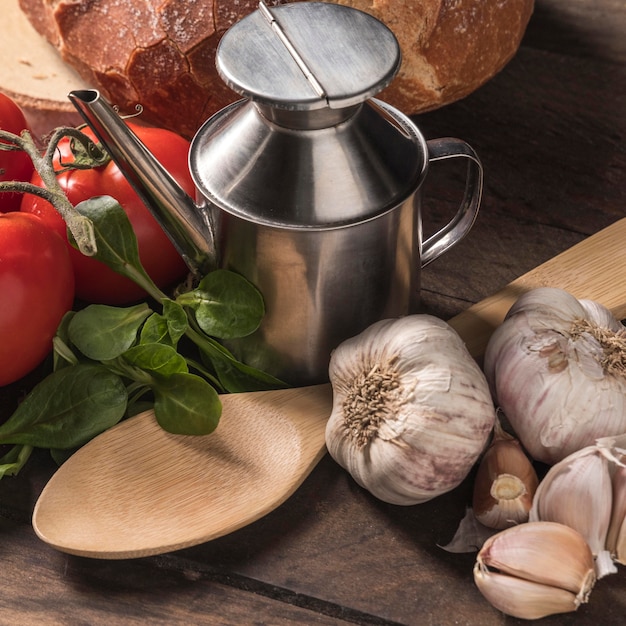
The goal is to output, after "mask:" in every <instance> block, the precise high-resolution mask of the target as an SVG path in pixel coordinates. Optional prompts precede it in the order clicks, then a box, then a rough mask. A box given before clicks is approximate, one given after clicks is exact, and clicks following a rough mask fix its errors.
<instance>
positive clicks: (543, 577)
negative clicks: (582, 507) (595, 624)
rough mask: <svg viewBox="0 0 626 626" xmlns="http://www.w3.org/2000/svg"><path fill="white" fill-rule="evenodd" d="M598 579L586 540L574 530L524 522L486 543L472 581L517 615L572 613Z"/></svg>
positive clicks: (534, 616)
mask: <svg viewBox="0 0 626 626" xmlns="http://www.w3.org/2000/svg"><path fill="white" fill-rule="evenodd" d="M595 581H596V577H595V573H594V568H593V557H592V555H591V550H590V549H589V546H588V545H587V543H586V541H585V539H584V538H583V537H582V536H581V535H580V533H578V532H577V531H575V530H574V529H572V528H569V527H568V526H563V525H562V524H556V523H551V522H528V523H526V524H520V525H519V526H512V527H511V528H507V529H506V530H502V531H500V532H499V533H498V534H496V535H493V537H490V538H489V539H487V541H485V543H484V544H483V547H482V548H481V550H480V552H479V553H478V556H477V557H476V564H475V565H474V582H475V583H476V586H477V587H478V589H479V590H480V592H481V593H482V594H483V596H484V597H485V598H486V599H487V600H488V601H489V602H491V604H492V605H493V606H494V607H495V608H497V609H498V610H500V611H502V612H503V613H506V614H507V615H511V616H513V617H519V618H521V619H539V618H541V617H545V616H546V615H553V614H555V613H568V612H571V611H575V610H576V609H577V608H578V607H579V606H580V605H581V604H582V603H585V602H587V601H588V599H589V594H590V593H591V591H592V589H593V586H594V584H595Z"/></svg>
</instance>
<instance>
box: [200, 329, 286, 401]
mask: <svg viewBox="0 0 626 626" xmlns="http://www.w3.org/2000/svg"><path fill="white" fill-rule="evenodd" d="M199 347H200V349H201V351H202V354H203V355H204V356H205V357H206V358H207V359H208V360H209V362H210V364H211V365H212V367H213V369H214V370H215V374H216V375H217V377H218V380H219V381H220V384H221V385H222V387H223V388H224V389H225V390H226V391H228V392H229V393H241V392H242V391H263V390H266V389H284V388H286V387H288V385H287V384H286V383H284V382H283V381H282V380H279V379H278V378H276V377H274V376H272V375H271V374H268V373H266V372H263V371H262V370H259V369H257V368H255V367H252V366H250V365H246V364H245V363H242V362H241V361H238V360H237V359H236V358H235V357H234V356H233V355H232V354H231V353H230V352H229V351H228V350H227V349H226V348H225V347H224V346H223V345H222V344H220V343H218V342H217V341H216V340H215V339H212V338H211V337H205V338H204V341H203V342H202V344H201V345H199Z"/></svg>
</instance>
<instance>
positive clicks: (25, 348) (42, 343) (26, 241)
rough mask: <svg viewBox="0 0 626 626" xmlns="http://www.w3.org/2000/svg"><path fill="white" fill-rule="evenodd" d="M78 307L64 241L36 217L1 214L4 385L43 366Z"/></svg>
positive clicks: (0, 377)
mask: <svg viewBox="0 0 626 626" xmlns="http://www.w3.org/2000/svg"><path fill="white" fill-rule="evenodd" d="M73 303H74V272H73V269H72V263H71V261H70V257H69V254H68V253H67V247H66V245H65V243H64V242H63V239H61V237H59V235H57V233H55V232H54V231H52V230H50V229H49V228H48V227H47V226H46V225H45V224H44V223H43V222H42V221H41V220H40V219H38V218H37V217H35V216H34V215H26V214H24V213H17V212H13V213H5V214H2V215H0V386H3V385H7V384H9V383H12V382H14V381H16V380H18V379H20V378H22V376H25V375H26V374H28V373H29V372H30V371H31V370H33V369H34V368H35V367H36V366H37V365H39V364H40V363H41V362H42V361H43V360H44V358H45V357H46V355H47V354H48V353H49V352H50V350H51V349H52V338H53V337H54V334H55V332H56V329H57V327H58V325H59V323H60V321H61V318H62V317H63V315H64V314H65V313H66V312H67V311H69V310H70V309H71V308H72V305H73Z"/></svg>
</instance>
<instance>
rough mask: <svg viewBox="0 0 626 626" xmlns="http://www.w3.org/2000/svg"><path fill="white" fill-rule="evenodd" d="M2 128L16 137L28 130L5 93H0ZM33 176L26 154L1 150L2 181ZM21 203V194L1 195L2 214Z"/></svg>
mask: <svg viewBox="0 0 626 626" xmlns="http://www.w3.org/2000/svg"><path fill="white" fill-rule="evenodd" d="M0 128H1V129H2V130H6V131H8V132H10V133H13V134H14V135H19V134H20V133H21V132H22V131H23V130H25V129H28V124H27V122H26V118H25V117H24V113H22V110H21V109H20V108H19V107H18V106H17V104H15V102H13V100H11V98H9V97H8V96H6V95H5V94H3V93H0ZM32 175H33V162H32V161H31V160H30V157H29V156H28V155H27V154H26V153H25V152H21V151H11V152H7V151H5V150H0V181H9V180H18V181H29V180H30V178H31V176H32ZM21 201H22V194H21V193H13V192H11V193H9V192H2V193H0V212H6V211H17V210H18V209H19V208H20V202H21Z"/></svg>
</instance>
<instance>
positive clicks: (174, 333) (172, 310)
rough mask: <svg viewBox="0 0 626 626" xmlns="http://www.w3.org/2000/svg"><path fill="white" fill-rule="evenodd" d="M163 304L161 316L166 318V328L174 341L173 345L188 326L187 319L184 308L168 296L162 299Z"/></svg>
mask: <svg viewBox="0 0 626 626" xmlns="http://www.w3.org/2000/svg"><path fill="white" fill-rule="evenodd" d="M162 304H163V317H164V318H165V319H166V320H167V329H168V332H169V334H170V337H171V338H172V341H173V342H174V345H176V343H177V342H178V340H179V339H180V338H181V337H182V336H183V335H184V334H185V333H186V332H187V328H188V327H189V320H188V318H187V313H185V309H183V307H182V306H181V305H180V304H178V303H177V302H175V301H174V300H170V298H165V299H164V300H163V301H162Z"/></svg>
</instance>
